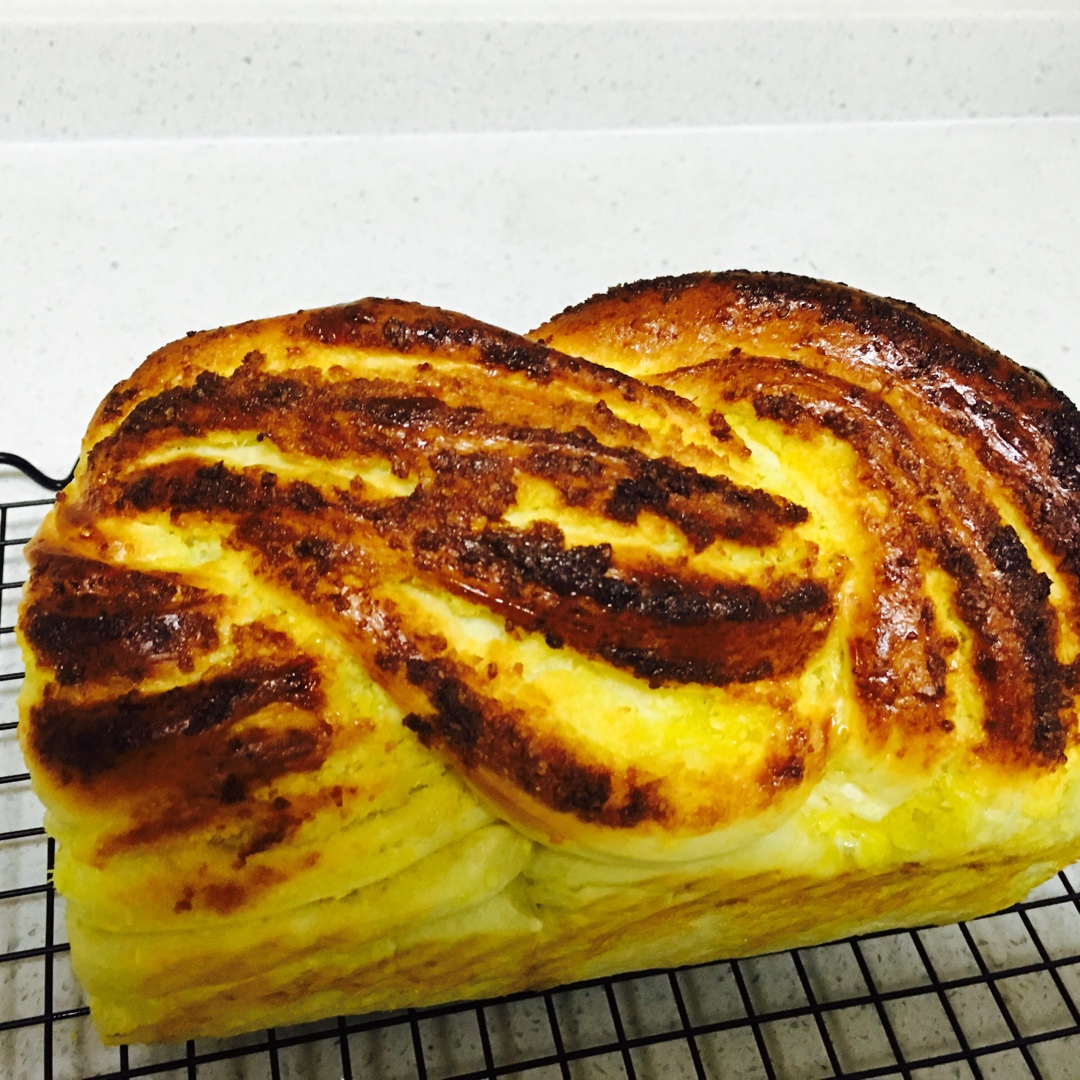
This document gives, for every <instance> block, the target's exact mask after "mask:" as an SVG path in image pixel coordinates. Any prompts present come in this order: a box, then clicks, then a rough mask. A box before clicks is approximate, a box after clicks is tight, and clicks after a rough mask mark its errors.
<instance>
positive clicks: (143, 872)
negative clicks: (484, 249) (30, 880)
mask: <svg viewBox="0 0 1080 1080" xmlns="http://www.w3.org/2000/svg"><path fill="white" fill-rule="evenodd" d="M533 336H534V337H535V338H537V339H542V340H535V341H533V340H528V339H526V338H521V337H517V336H516V335H513V334H510V333H508V332H506V331H502V330H499V329H497V328H494V327H490V326H486V325H484V324H481V323H477V322H474V321H473V320H470V319H468V318H466V317H465V316H462V315H456V314H453V313H450V312H445V311H440V310H437V309H432V308H425V307H421V306H420V305H415V304H407V303H403V302H400V301H390V300H365V301H361V302H359V303H356V304H349V305H345V306H343V307H339V308H331V309H326V310H324V311H313V312H299V313H297V314H295V315H291V316H287V317H283V318H279V319H270V320H264V321H261V322H252V323H245V324H241V325H239V326H235V327H227V328H224V329H221V330H216V331H211V332H208V333H203V334H194V335H190V336H189V337H188V338H186V339H184V340H183V341H179V342H175V343H173V344H172V345H169V346H166V347H165V348H164V349H162V350H160V351H159V352H157V353H155V354H154V355H153V356H151V357H150V358H149V359H148V360H147V361H146V362H145V363H144V364H143V365H142V367H141V368H140V369H139V370H138V371H137V372H136V373H135V374H134V375H133V376H132V377H131V378H130V379H129V380H126V381H125V382H124V383H122V384H120V386H118V387H117V388H116V389H115V390H114V391H113V392H112V393H111V394H110V395H109V396H108V397H107V398H106V400H105V401H104V402H103V403H102V405H101V407H100V408H99V410H98V412H97V415H96V416H95V418H94V421H93V423H92V425H91V428H90V430H89V432H88V434H87V437H86V439H85V441H84V447H83V449H84V454H83V459H82V464H81V466H80V467H79V470H78V472H77V474H76V478H75V480H74V482H73V483H72V484H71V485H70V487H69V488H68V489H67V490H66V491H65V492H64V493H63V494H62V495H61V496H60V498H59V499H58V501H57V505H56V508H55V510H54V511H53V512H52V513H51V514H50V515H49V516H48V517H47V518H46V521H45V523H44V524H43V526H42V529H41V530H40V532H39V534H38V536H37V537H36V539H35V540H34V541H33V543H32V544H31V545H30V547H29V548H28V558H29V561H30V566H31V573H30V579H29V584H28V587H27V590H26V595H25V599H24V604H23V608H22V610H21V612H20V620H19V633H20V635H21V640H22V643H23V646H24V648H25V651H26V656H27V678H26V680H25V683H24V689H23V693H22V696H21V699H20V708H21V720H20V729H19V736H20V741H21V743H22V746H23V748H24V750H25V752H26V756H27V760H28V764H29V767H30V770H31V774H32V776H33V782H34V785H35V788H36V790H37V791H38V792H39V794H40V795H41V797H42V800H43V801H44V802H45V803H46V805H47V807H48V810H49V814H48V818H47V825H48V828H49V830H50V833H51V834H52V835H54V836H56V837H57V839H58V840H59V847H58V849H57V860H56V869H55V880H56V883H57V887H58V888H59V889H60V890H61V891H62V892H63V893H64V895H65V896H66V898H67V910H68V915H69V933H70V939H71V942H72V958H73V963H74V964H75V966H76V970H77V973H78V974H79V977H80V979H81V980H82V982H83V984H84V987H85V988H86V991H87V994H88V998H89V1000H90V1001H91V1008H92V1011H93V1013H94V1016H95V1020H96V1021H97V1023H98V1024H99V1026H100V1028H101V1030H102V1031H103V1033H104V1034H105V1037H106V1038H107V1039H110V1040H114V1041H119V1040H126V1039H129V1038H132V1037H136V1038H188V1037H192V1036H195V1035H200V1034H204V1033H231V1032H236V1031H242V1030H247V1029H251V1028H254V1027H258V1026H265V1025H266V1024H273V1023H279V1022H284V1021H286V1020H296V1019H298V1018H308V1017H310V1018H314V1017H317V1016H321V1015H324V1014H332V1013H336V1012H343V1011H352V1010H356V1009H370V1008H375V1009H390V1008H399V1007H402V1006H408V1005H413V1004H430V1003H432V1002H434V1001H440V1000H448V999H451V998H459V997H462V996H475V995H483V994H491V993H499V992H506V991H510V990H517V989H522V988H525V987H527V986H533V987H539V986H547V985H550V984H551V983H553V982H557V981H561V980H567V979H576V978H582V977H589V976H592V975H597V974H607V973H611V972H614V971H619V970H627V969H629V968H632V967H640V966H642V965H652V964H657V963H683V962H695V961H700V960H705V959H710V958H715V957H717V956H721V955H724V956H735V955H745V954H746V953H748V952H753V951H758V950H762V949H770V948H778V947H794V946H799V945H803V944H809V943H814V942H819V941H821V940H823V939H825V938H827V937H830V936H835V935H846V934H850V933H854V932H858V931H861V930H873V929H878V928H880V927H883V926H886V925H909V924H912V923H924V922H926V921H943V920H951V919H955V918H961V917H969V916H972V915H976V914H982V913H984V912H986V911H988V910H991V909H993V908H996V907H1000V906H1001V905H1004V904H1008V903H1012V902H1013V901H1015V900H1016V899H1018V898H1020V897H1021V896H1023V895H1024V893H1025V892H1026V890H1027V889H1028V888H1030V887H1031V886H1032V885H1033V884H1035V883H1036V882H1037V881H1039V880H1043V879H1045V878H1046V877H1047V876H1048V875H1049V874H1050V873H1052V872H1053V871H1054V870H1055V869H1057V868H1058V867H1060V866H1062V865H1065V864H1067V863H1068V862H1070V861H1072V860H1073V859H1074V858H1075V857H1076V856H1077V854H1080V787H1078V786H1077V779H1076V768H1077V760H1076V759H1077V741H1078V732H1077V722H1076V695H1077V678H1078V673H1080V618H1078V614H1077V596H1078V585H1080V582H1078V571H1080V566H1078V565H1077V562H1076V559H1077V554H1076V553H1077V551H1078V550H1080V547H1078V540H1080V536H1078V535H1077V530H1078V529H1080V524H1078V523H1080V490H1078V489H1080V437H1078V432H1080V416H1078V414H1077V412H1076V410H1075V409H1074V408H1073V407H1072V405H1071V404H1069V403H1068V402H1067V401H1066V400H1065V399H1064V398H1063V397H1062V396H1061V395H1060V394H1058V393H1057V392H1056V391H1054V390H1052V389H1051V388H1050V387H1048V386H1047V385H1046V383H1045V381H1043V380H1042V379H1041V378H1039V377H1038V376H1036V375H1034V374H1032V373H1030V372H1025V371H1024V370H1023V369H1020V368H1018V367H1016V365H1014V364H1012V363H1011V362H1009V361H1007V360H1006V359H1005V358H1003V357H1001V356H999V355H998V354H996V353H993V352H991V351H990V350H988V349H986V348H985V347H984V346H981V345H979V344H978V343H976V342H973V341H971V340H970V339H968V338H966V337H965V336H964V335H962V334H960V333H959V332H958V331H955V330H954V329H952V328H951V327H949V326H947V325H946V324H944V323H942V322H941V321H940V320H938V319H935V318H933V317H932V316H928V315H925V314H924V313H922V312H919V311H917V310H916V309H914V308H912V307H911V306H910V305H905V304H899V303H897V302H894V301H887V300H882V299H880V298H876V297H870V296H867V295H866V294H862V293H858V292H856V291H854V290H851V289H848V288H846V287H845V286H840V285H833V284H829V283H823V282H812V281H807V280H806V279H801V278H793V277H790V276H788V275H760V274H749V273H746V272H733V273H730V274H720V275H690V276H687V277H683V278H668V279H660V280H657V281H653V282H642V283H638V284H636V285H632V286H625V287H622V288H619V289H615V290H612V291H611V292H610V293H608V294H606V295H605V296H600V297H594V298H593V299H592V300H590V301H587V302H586V303H585V304H582V305H578V306H577V307H575V308H571V309H568V310H567V311H566V312H564V313H563V314H562V315H561V316H558V317H556V318H555V319H553V320H552V321H551V322H549V323H547V324H545V326H543V327H541V328H540V329H539V330H537V331H536V332H535V333H534V335H533ZM500 819H501V820H500ZM793 892H794V893H797V895H798V899H799V902H798V903H790V900H791V898H792V895H793ZM118 958H122V959H123V962H122V963H118Z"/></svg>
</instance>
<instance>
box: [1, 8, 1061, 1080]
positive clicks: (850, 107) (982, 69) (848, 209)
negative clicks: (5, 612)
mask: <svg viewBox="0 0 1080 1080" xmlns="http://www.w3.org/2000/svg"><path fill="white" fill-rule="evenodd" d="M177 10H178V6H177V5H175V4H167V3H164V2H154V0H145V2H140V0H128V2H127V3H109V2H107V0H93V2H90V3H86V4H81V5H80V4H75V3H74V2H71V0H69V2H64V0H48V2H40V3H34V4H31V3H29V2H28V0H22V2H20V0H0V57H2V58H3V59H2V61H0V450H7V451H15V452H18V453H21V454H23V455H25V456H27V457H29V458H30V459H32V460H33V461H35V462H36V463H37V464H39V465H40V466H41V467H42V468H44V469H45V470H46V471H47V472H51V473H53V474H54V475H61V474H62V473H64V472H66V470H67V469H68V468H69V467H70V465H71V463H72V461H73V459H74V457H75V455H76V453H77V450H78V445H79V440H80V437H81V435H82V432H83V430H84V428H85V426H86V424H87V421H88V420H89V418H90V415H91V413H92V412H93V410H94V408H95V406H96V405H97V403H98V401H99V400H100V399H101V398H102V397H103V395H104V394H105V393H106V392H107V390H108V389H109V387H110V386H111V385H112V384H113V383H115V382H116V381H117V380H119V379H120V378H122V377H124V376H126V375H127V374H129V373H130V371H131V370H132V369H133V368H134V367H135V365H136V364H137V363H138V362H139V361H140V360H141V359H142V358H143V356H145V355H146V354H147V353H148V352H150V351H151V350H152V349H154V348H156V347H157V346H159V345H161V344H164V343H165V342H167V341H169V340H171V339H173V338H176V337H178V336H181V335H182V334H183V333H184V332H185V331H187V330H190V329H197V328H205V327H210V326H215V325H222V324H226V323H230V322H236V321H240V320H242V319H246V318H251V317H258V316H265V315H273V314H278V313H281V312H285V311H291V310H295V309H297V308H299V307H311V306H318V305H323V304H330V303H336V302H341V301H346V300H350V299H355V298H358V297H361V296H365V295H390V296H399V297H403V298H407V299H414V300H419V301H423V302H426V303H431V304H436V305H442V306H445V307H450V308H455V309H458V310H462V311H465V312H467V313H469V314H471V315H474V316H476V317H479V318H481V319H486V320H488V321H491V322H495V323H498V324H500V325H504V326H506V327H509V328H511V329H516V330H527V329H529V328H530V327H532V326H534V325H536V324H538V323H540V322H541V321H543V320H544V319H545V318H547V317H548V316H549V315H551V314H553V313H554V312H556V311H558V310H560V309H561V308H562V307H564V306H565V305H567V304H570V303H573V302H575V301H578V300H581V299H583V298H585V297H586V296H588V295H589V294H591V293H593V292H595V291H597V290H602V289H604V288H606V287H608V286H610V285H613V284H616V283H619V282H623V281H628V280H633V279H637V278H642V277H648V276H652V275H656V274H674V273H680V272H684V271H690V270H702V269H717V270H719V269H726V268H731V267H748V268H752V269H766V270H786V271H794V272H798V273H804V274H810V275H815V276H820V277H824V278H830V279H834V280H843V281H846V282H848V283H850V284H852V285H856V286H859V287H861V288H865V289H868V290H870V291H873V292H878V293H883V294H887V295H893V296H897V297H900V298H903V299H906V300H911V301H914V302H915V303H917V304H919V305H920V306H922V307H924V308H926V309H928V310H930V311H932V312H934V313H936V314H939V315H941V316H943V317H944V318H946V319H948V320H950V321H951V322H953V323H955V324H956V325H957V326H959V327H961V328H962V329H964V330H966V331H968V332H969V333H972V334H974V335H975V336H976V337H979V338H981V339H982V340H984V341H986V342H987V343H988V344H990V345H992V346H994V347H996V348H998V349H1000V350H1002V351H1003V352H1005V353H1007V354H1008V355H1010V356H1012V357H1013V358H1014V359H1016V360H1018V361H1020V362H1021V363H1024V364H1027V365H1029V366H1033V367H1037V368H1039V369H1041V370H1042V371H1043V372H1044V373H1045V374H1046V375H1047V376H1049V377H1050V378H1051V379H1052V380H1053V381H1054V382H1056V383H1057V384H1058V385H1059V386H1061V387H1062V388H1063V389H1064V390H1065V391H1066V392H1068V393H1069V394H1070V395H1071V396H1073V397H1074V398H1075V399H1080V340H1078V335H1077V331H1076V324H1077V318H1078V314H1080V2H1077V0H1059V2H1053V0H1048V2H1044V3H1040V4H1010V3H1007V2H1005V0H995V2H992V3H987V4H974V3H968V4H965V3H963V2H960V0H951V2H946V3H942V4H935V5H929V4H919V3H915V2H913V0H909V2H907V3H889V2H887V0H875V2H873V3H870V4H854V3H845V2H842V0H835V2H829V0H815V2H811V3H799V2H798V0H769V2H767V3H763V4H759V5H752V6H751V5H748V4H745V3H739V2H736V0H726V2H722V3H717V4H709V3H706V2H705V0H680V2H679V3H677V4H674V5H669V6H667V7H664V8H663V11H661V5H659V3H658V2H649V0H641V2H634V0H621V2H610V3H605V4H600V5H594V6H590V7H588V9H587V10H586V11H584V12H583V9H582V6H581V5H575V4H573V3H571V2H570V0H563V2H560V3H556V4H553V5H543V4H539V3H537V2H532V0H530V2H528V3H525V4H521V5H517V6H514V7H510V6H508V3H505V2H502V3H501V2H500V0H486V2H474V3H454V2H452V0H442V2H439V0H429V2H423V0H414V2H410V3H407V4H404V5H396V6H394V7H393V8H392V9H391V8H388V6H387V5H386V4H378V3H374V2H368V3H352V4H349V3H343V2H340V3H335V2H334V0H320V2H318V3H315V4H312V5H307V6H304V7H301V6H300V5H299V4H298V3H297V2H296V0H291V2H290V0H278V2H277V3H270V2H258V0H248V2H245V0H229V2H227V3H225V4H223V5H209V4H206V3H199V4H192V5H185V6H182V7H180V8H179V10H180V11H181V13H182V14H179V15H178V14H177V13H176V12H177ZM663 12H667V14H666V15H664V14H663ZM13 475H14V474H13V473H11V471H10V470H5V469H0V494H2V495H3V496H4V497H5V498H10V497H12V493H13V491H14V487H13V485H15V486H18V485H17V482H16V481H15V480H14V479H13ZM5 485H6V486H5ZM19 490H20V492H23V491H28V489H27V488H26V487H25V485H23V486H21V487H20V488H19ZM12 527H13V528H14V527H15V526H12ZM36 1035H37V1033H36V1032H32V1033H31V1036H36ZM31 1036H28V1038H30V1037H31ZM87 1038H88V1039H90V1040H91V1041H92V1037H90V1036H88V1037H87ZM1055 1045H1057V1044H1055ZM27 1046H28V1050H27V1054H28V1055H29V1056H27V1057H26V1059H25V1060H26V1061H27V1062H30V1064H29V1065H27V1068H28V1069H30V1070H31V1071H30V1072H27V1073H26V1075H31V1074H32V1070H33V1069H34V1068H36V1064H35V1063H36V1061H37V1058H36V1057H34V1056H33V1055H34V1054H36V1053H37V1049H36V1046H33V1045H31V1044H30V1043H29V1042H28V1043H27ZM87 1047H90V1048H86V1047H80V1048H78V1053H76V1050H75V1049H72V1050H71V1055H72V1060H73V1061H75V1059H76V1058H78V1062H77V1064H78V1067H79V1068H83V1067H89V1066H88V1065H87V1062H88V1061H89V1060H90V1057H86V1058H85V1059H84V1058H82V1057H78V1055H79V1054H86V1055H91V1056H92V1051H93V1053H98V1052H99V1051H98V1050H97V1049H94V1048H93V1047H91V1046H90V1043H89V1042H88V1043H87ZM1060 1049H1061V1051H1062V1053H1063V1054H1064V1053H1067V1052H1068V1047H1067V1045H1066V1044H1064V1043H1062V1044H1061V1046H1060ZM101 1053H103V1051H102V1052H101ZM95 1060H96V1059H95ZM102 1060H104V1058H102ZM72 1067H73V1068H75V1066H74V1065H73V1066H72ZM104 1067H105V1066H102V1068H104ZM20 1075H22V1074H21V1073H20ZM335 1075H336V1074H335ZM673 1075H674V1074H673ZM988 1075H989V1074H988ZM995 1075H1000V1076H1008V1077H1010V1078H1011V1077H1013V1076H1021V1075H1027V1073H1026V1072H1024V1071H1018V1072H1012V1071H1009V1070H1008V1069H1005V1071H1004V1072H998V1073H996V1074H995Z"/></svg>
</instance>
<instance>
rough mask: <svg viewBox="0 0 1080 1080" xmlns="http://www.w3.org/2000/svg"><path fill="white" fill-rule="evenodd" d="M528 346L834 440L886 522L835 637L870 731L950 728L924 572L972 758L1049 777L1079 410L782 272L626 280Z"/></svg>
mask: <svg viewBox="0 0 1080 1080" xmlns="http://www.w3.org/2000/svg"><path fill="white" fill-rule="evenodd" d="M531 336H533V337H535V338H537V339H538V340H542V341H543V342H545V343H547V344H549V345H554V346H556V347H558V348H561V349H565V350H566V351H568V352H576V351H579V350H580V351H585V352H587V354H588V355H590V356H592V357H593V358H595V359H598V360H601V361H602V362H603V363H605V364H610V365H611V366H613V367H616V368H618V369H620V370H623V371H626V372H628V373H630V374H633V375H635V376H637V377H640V378H643V379H645V380H646V381H654V382H657V383H660V384H662V385H664V386H667V387H670V388H674V389H677V390H678V391H679V392H681V393H683V394H685V395H686V396H687V397H689V398H690V399H691V400H693V401H694V402H695V403H696V404H697V405H698V406H699V407H700V408H701V409H703V410H706V409H707V410H710V411H712V412H713V414H714V415H719V416H720V417H721V419H722V420H723V423H724V425H725V426H727V424H728V421H727V418H726V416H725V414H726V413H729V412H732V411H733V410H734V411H736V412H738V410H739V408H740V406H743V407H744V411H745V406H746V405H749V406H750V407H751V408H752V409H753V415H754V417H755V418H757V419H759V420H765V421H768V422H770V423H771V424H773V425H775V426H776V427H777V428H778V429H780V430H781V431H782V432H783V433H784V436H783V437H784V438H786V439H795V440H796V441H799V440H805V441H807V442H811V441H813V440H814V438H815V436H816V435H818V434H821V433H827V434H828V436H830V437H831V438H833V439H836V440H842V441H843V442H845V443H847V444H848V445H850V446H851V447H852V449H853V450H854V451H855V453H856V454H857V455H858V458H859V466H858V470H859V473H860V475H859V486H860V487H861V488H862V489H863V492H864V493H865V494H864V497H866V496H867V495H869V494H870V493H873V494H874V495H876V496H880V497H881V498H882V500H883V504H884V505H886V506H887V507H888V510H887V512H885V513H881V514H878V515H877V516H876V517H875V521H874V529H875V532H876V534H877V538H878V541H879V546H878V554H877V565H876V566H875V567H874V574H873V589H872V591H871V592H870V593H868V594H867V595H866V596H865V597H864V598H863V603H862V604H861V610H860V612H859V615H858V617H857V618H856V619H854V620H853V622H852V625H851V631H852V632H851V636H850V650H851V663H852V670H853V675H854V681H855V688H856V692H857V694H858V697H859V700H860V704H861V706H862V711H863V714H864V716H865V717H866V721H867V724H868V726H869V728H870V729H871V731H876V732H878V733H880V734H881V735H883V736H884V735H885V734H887V733H890V732H893V731H895V730H896V729H897V728H901V729H907V731H908V734H909V736H919V735H924V734H925V733H927V732H929V731H932V730H934V729H937V730H940V731H944V732H946V733H950V732H951V731H952V730H953V728H954V726H955V721H954V718H953V717H952V716H951V703H950V702H949V700H948V695H947V694H946V686H945V671H946V667H947V657H948V655H950V654H951V653H953V652H954V651H955V649H956V648H957V645H958V642H957V640H956V634H955V632H953V633H943V632H942V629H941V627H940V625H939V624H940V619H938V618H937V616H936V615H935V607H934V605H933V603H932V602H931V600H930V599H929V598H928V596H927V591H926V572H927V571H928V570H941V571H944V573H945V574H946V575H948V577H949V579H951V582H950V583H949V585H948V588H949V591H950V592H951V593H952V600H953V606H954V615H955V616H958V617H959V621H960V623H961V624H962V628H963V631H964V633H965V636H967V635H970V639H971V649H972V656H971V658H970V668H971V672H972V675H973V676H974V678H975V680H977V684H978V693H979V696H980V699H981V701H982V703H983V706H984V709H985V715H984V716H983V718H982V725H983V733H984V734H983V740H982V742H981V744H980V746H979V751H980V753H981V754H982V755H983V756H985V757H989V758H993V759H995V760H998V761H1000V762H1001V763H1002V764H1003V765H1005V766H1007V767H1032V766H1035V767H1040V768H1054V767H1056V766H1060V765H1062V764H1063V763H1064V761H1065V750H1066V746H1067V745H1071V744H1072V743H1073V741H1074V740H1075V736H1076V714H1075V707H1074V706H1075V694H1076V689H1077V669H1076V663H1075V659H1076V645H1075V630H1074V628H1075V626H1076V595H1077V585H1078V578H1077V570H1078V567H1077V563H1076V558H1077V551H1078V550H1080V548H1078V546H1077V540H1078V532H1077V530H1078V529H1080V414H1078V413H1077V410H1076V409H1075V407H1074V406H1073V405H1072V403H1071V402H1069V401H1068V400H1067V399H1066V398H1065V397H1064V396H1063V395H1062V394H1060V393H1059V392H1058V391H1057V390H1054V389H1053V388H1052V387H1050V386H1049V385H1048V384H1047V383H1046V381H1045V379H1043V378H1042V377H1041V376H1040V375H1038V374H1037V373H1035V372H1032V371H1028V370H1025V369H1023V368H1020V367H1018V366H1017V365H1016V364H1013V363H1012V362H1011V361H1009V360H1007V359H1006V358H1005V357H1004V356H1002V355H1001V354H999V353H995V352H993V351H991V350H990V349H987V348H986V347H985V346H983V345H981V344H980V343H978V342H976V341H974V340H972V339H971V338H968V337H966V336H965V335H963V334H961V333H960V332H959V331H957V330H955V329H954V328H953V327H951V326H948V325H947V324H945V323H943V322H942V321H941V320H940V319H936V318H934V317H933V316H930V315H927V314H926V313H924V312H921V311H919V310H918V309H917V308H915V307H913V306H912V305H910V304H904V303H900V302H898V301H893V300H884V299H882V298H880V297H874V296H871V295H869V294H866V293H860V292H858V291H856V290H853V289H848V288H846V287H844V286H839V285H832V284H830V283H827V282H820V281H813V280H810V279H806V278H798V277H794V276H791V275H783V274H770V275H764V274H753V273H747V272H733V273H728V274H711V275H709V274H702V275H687V276H684V277H680V278H666V279H660V280H658V281H652V282H639V283H637V284H636V285H628V286H623V287H620V288H617V289H612V290H611V291H610V292H608V293H607V294H605V295H603V296H598V297H595V298H593V299H592V300H590V301H586V302H585V303H584V304H580V305H578V306H576V307H573V308H569V309H567V310H566V311H565V312H563V314H562V315H560V316H558V317H556V318H555V319H553V320H551V321H550V322H548V323H546V324H545V325H544V326H541V327H540V328H538V329H537V330H536V331H534V332H533V334H532V335H531ZM1018 528H1020V529H1022V530H1023V531H1024V533H1025V535H1026V537H1027V542H1026V543H1025V542H1024V541H1022V540H1021V539H1020V536H1019V535H1018V532H1017V529H1018ZM1029 549H1030V550H1029ZM1033 554H1034V556H1035V557H1036V558H1037V559H1038V562H1039V567H1038V568H1036V566H1035V565H1033V562H1032V556H1033ZM1048 571H1049V572H1048ZM1051 573H1052V575H1053V579H1054V581H1053V584H1055V585H1056V589H1052V578H1051ZM1052 592H1053V594H1054V595H1053V596H1052Z"/></svg>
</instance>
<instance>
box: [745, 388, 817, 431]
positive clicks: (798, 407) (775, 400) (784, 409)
mask: <svg viewBox="0 0 1080 1080" xmlns="http://www.w3.org/2000/svg"><path fill="white" fill-rule="evenodd" d="M753 406H754V412H755V413H757V415H758V416H759V417H761V419H763V420H779V421H781V422H782V423H785V424H794V423H795V422H796V421H797V420H799V418H800V417H801V416H802V415H803V413H804V412H805V409H804V408H803V406H802V404H801V403H800V402H799V400H798V398H796V397H795V395H794V394H778V393H771V394H755V395H754V397H753Z"/></svg>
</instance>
